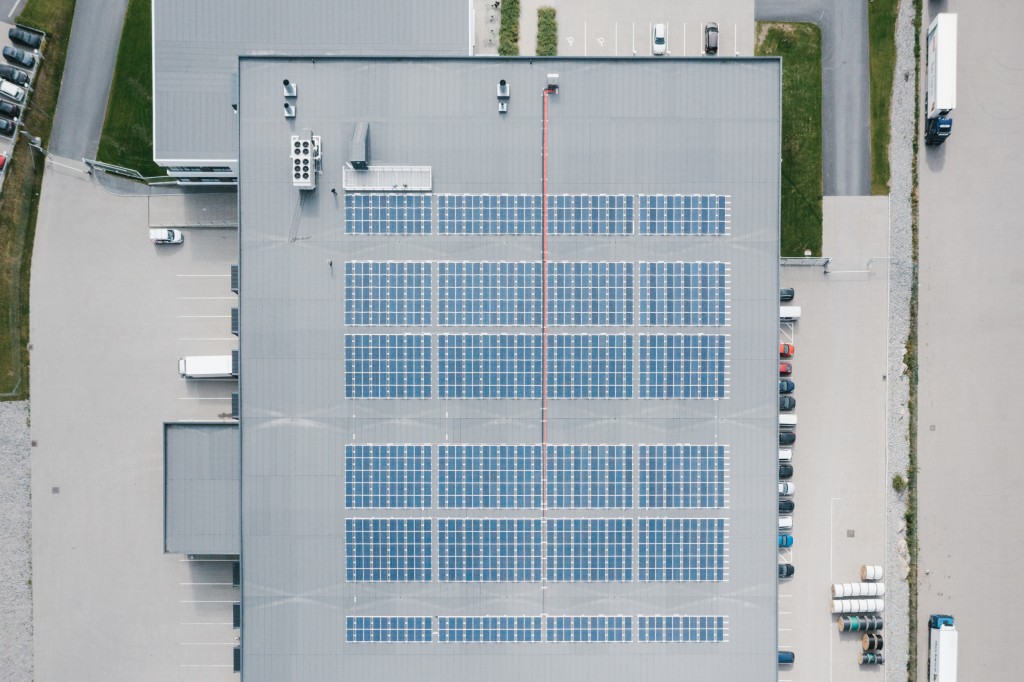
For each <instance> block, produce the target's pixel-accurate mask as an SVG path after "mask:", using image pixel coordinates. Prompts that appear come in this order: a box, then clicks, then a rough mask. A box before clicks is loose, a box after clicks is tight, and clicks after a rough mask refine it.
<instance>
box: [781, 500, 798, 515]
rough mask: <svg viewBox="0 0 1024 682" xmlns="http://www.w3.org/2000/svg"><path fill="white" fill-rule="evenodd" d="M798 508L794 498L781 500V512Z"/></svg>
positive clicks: (784, 512)
mask: <svg viewBox="0 0 1024 682" xmlns="http://www.w3.org/2000/svg"><path fill="white" fill-rule="evenodd" d="M794 509H796V502H794V501H793V500H779V513H780V514H788V513H789V512H791V511H793V510H794Z"/></svg>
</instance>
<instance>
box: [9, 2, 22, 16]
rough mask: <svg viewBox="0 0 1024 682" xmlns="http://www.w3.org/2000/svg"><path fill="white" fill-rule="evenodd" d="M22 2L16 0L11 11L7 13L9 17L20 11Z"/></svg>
mask: <svg viewBox="0 0 1024 682" xmlns="http://www.w3.org/2000/svg"><path fill="white" fill-rule="evenodd" d="M20 4H21V0H15V1H14V7H12V8H11V11H10V12H8V13H7V18H8V19H10V18H11V17H13V16H14V13H15V12H17V11H18V5H20Z"/></svg>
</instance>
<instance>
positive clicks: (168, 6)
mask: <svg viewBox="0 0 1024 682" xmlns="http://www.w3.org/2000/svg"><path fill="white" fill-rule="evenodd" d="M152 2H153V31H154V35H153V137H154V140H153V156H154V158H155V159H156V160H157V162H158V163H167V164H168V165H173V164H172V163H171V162H175V161H177V162H179V163H184V162H191V163H199V162H202V161H205V162H208V163H211V164H213V165H221V164H224V163H227V162H233V161H235V160H237V159H238V120H237V119H238V117H237V115H236V114H235V112H234V111H233V110H232V108H231V105H232V104H237V97H236V95H235V93H236V90H237V81H236V74H237V67H238V56H239V55H243V54H261V55H267V54H285V55H287V54H312V55H346V54H351V55H467V54H469V53H470V40H471V27H470V7H471V0H432V1H431V2H429V3H426V2H410V1H409V0H345V2H337V1H335V0H290V1H289V2H287V3H281V2H269V1H266V0H217V1H216V2H210V0H152ZM278 106H279V107H280V103H279V104H278ZM218 162H220V164H218Z"/></svg>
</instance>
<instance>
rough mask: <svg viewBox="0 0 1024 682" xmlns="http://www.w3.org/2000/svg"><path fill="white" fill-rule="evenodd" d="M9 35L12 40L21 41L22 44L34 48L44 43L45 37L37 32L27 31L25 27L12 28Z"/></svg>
mask: <svg viewBox="0 0 1024 682" xmlns="http://www.w3.org/2000/svg"><path fill="white" fill-rule="evenodd" d="M7 37H8V38H10V39H11V41H12V42H15V43H21V44H22V45H28V46H29V47H31V48H32V49H33V50H34V49H36V48H37V47H39V46H40V45H42V44H43V39H42V37H41V36H39V35H38V34H36V33H32V32H31V31H26V30H25V29H23V28H12V29H11V30H10V31H8V32H7Z"/></svg>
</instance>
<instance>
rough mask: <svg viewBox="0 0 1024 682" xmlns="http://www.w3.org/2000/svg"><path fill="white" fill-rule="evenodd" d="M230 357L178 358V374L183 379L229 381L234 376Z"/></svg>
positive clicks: (190, 356) (201, 356)
mask: <svg viewBox="0 0 1024 682" xmlns="http://www.w3.org/2000/svg"><path fill="white" fill-rule="evenodd" d="M233 364H234V363H233V362H232V359H231V356H230V355H188V356H185V357H182V358H178V374H180V375H181V376H182V377H183V378H185V379H230V378H232V377H233V376H235V371H234V369H235V368H234V366H233Z"/></svg>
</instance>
